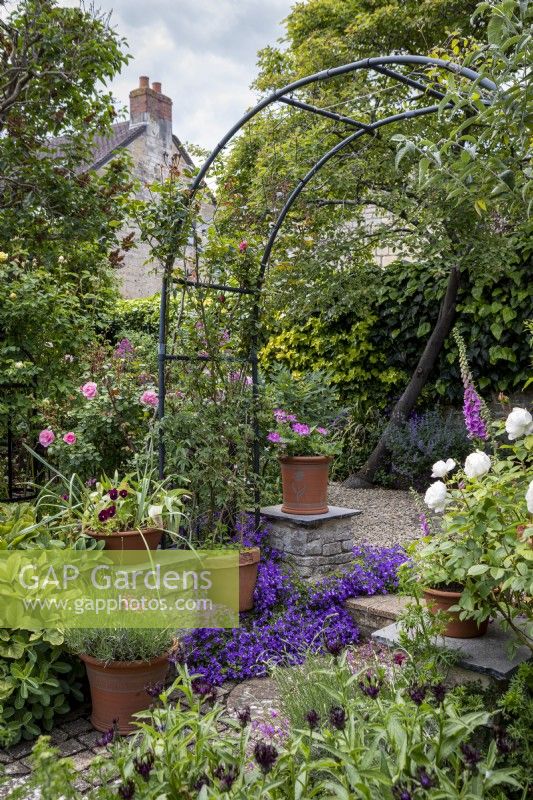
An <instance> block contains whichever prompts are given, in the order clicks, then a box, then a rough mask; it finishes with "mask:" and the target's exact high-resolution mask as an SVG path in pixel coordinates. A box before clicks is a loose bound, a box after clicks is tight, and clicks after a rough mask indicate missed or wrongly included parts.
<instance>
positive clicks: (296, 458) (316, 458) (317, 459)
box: [279, 456, 333, 464]
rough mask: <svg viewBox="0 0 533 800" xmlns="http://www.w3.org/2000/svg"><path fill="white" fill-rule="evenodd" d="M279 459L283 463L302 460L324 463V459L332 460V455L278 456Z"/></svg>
mask: <svg viewBox="0 0 533 800" xmlns="http://www.w3.org/2000/svg"><path fill="white" fill-rule="evenodd" d="M279 460H280V461H281V462H282V463H283V464H291V463H299V462H303V461H310V462H311V463H318V464H324V463H325V462H326V461H327V462H329V461H333V456H279Z"/></svg>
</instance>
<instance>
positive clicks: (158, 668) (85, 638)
mask: <svg viewBox="0 0 533 800" xmlns="http://www.w3.org/2000/svg"><path fill="white" fill-rule="evenodd" d="M65 643H66V645H67V647H68V648H69V649H70V650H71V652H73V653H76V654H77V655H79V657H80V659H81V660H82V661H83V663H84V664H85V668H86V670H87V678H88V680H89V688H90V691H91V703H92V712H91V723H92V725H93V727H94V728H95V729H96V730H97V731H110V730H112V729H115V730H116V731H117V732H118V733H121V734H129V733H133V732H134V731H135V730H137V726H136V725H135V721H134V715H135V714H136V713H137V712H139V711H145V710H146V709H148V708H149V707H150V705H151V704H152V703H153V702H154V697H156V696H157V695H158V694H159V692H161V691H162V689H163V687H164V683H165V679H166V675H167V672H168V668H169V659H170V658H171V655H172V652H173V651H174V650H175V649H176V647H177V642H176V641H175V639H174V635H173V633H172V632H169V631H166V630H159V629H138V628H117V629H105V628H102V629H100V630H83V629H79V630H76V629H71V630H69V631H67V633H66V635H65Z"/></svg>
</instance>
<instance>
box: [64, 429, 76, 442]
mask: <svg viewBox="0 0 533 800" xmlns="http://www.w3.org/2000/svg"><path fill="white" fill-rule="evenodd" d="M63 441H64V442H65V444H76V434H75V433H73V432H72V431H69V432H68V433H65V435H64V436H63Z"/></svg>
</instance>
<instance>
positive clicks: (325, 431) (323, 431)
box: [317, 428, 329, 436]
mask: <svg viewBox="0 0 533 800" xmlns="http://www.w3.org/2000/svg"><path fill="white" fill-rule="evenodd" d="M317 432H318V433H321V434H322V436H327V435H328V433H329V431H328V429H327V428H317Z"/></svg>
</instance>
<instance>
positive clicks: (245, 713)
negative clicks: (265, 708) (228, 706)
mask: <svg viewBox="0 0 533 800" xmlns="http://www.w3.org/2000/svg"><path fill="white" fill-rule="evenodd" d="M237 719H238V720H239V722H240V723H241V727H242V728H245V727H246V726H247V725H249V724H250V722H251V721H252V714H251V711H250V706H244V708H239V709H238V711H237Z"/></svg>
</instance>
